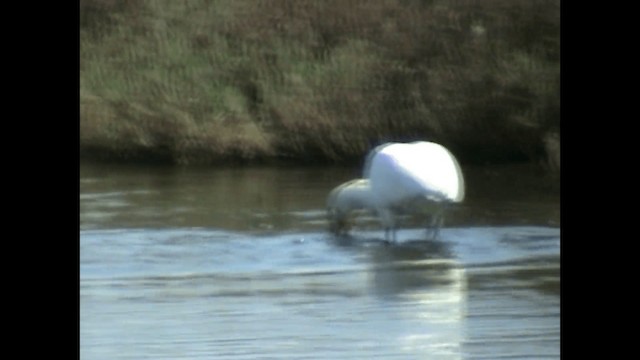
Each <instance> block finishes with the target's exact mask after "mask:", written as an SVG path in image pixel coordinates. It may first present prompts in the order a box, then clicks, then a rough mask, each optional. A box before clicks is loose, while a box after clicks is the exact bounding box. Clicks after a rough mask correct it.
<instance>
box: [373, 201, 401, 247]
mask: <svg viewBox="0 0 640 360" xmlns="http://www.w3.org/2000/svg"><path fill="white" fill-rule="evenodd" d="M377 211H378V216H379V217H380V222H381V223H382V226H384V238H385V240H386V241H389V238H391V239H392V240H393V242H395V241H396V227H395V221H394V218H393V214H392V213H391V211H390V210H389V209H386V208H378V209H377ZM389 235H391V236H389Z"/></svg>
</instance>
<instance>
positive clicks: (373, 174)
mask: <svg viewBox="0 0 640 360" xmlns="http://www.w3.org/2000/svg"><path fill="white" fill-rule="evenodd" d="M462 200H464V178H463V176H462V170H461V169H460V165H459V164H458V161H457V160H456V158H455V156H453V154H451V152H450V151H449V150H447V149H446V148H445V147H444V146H442V145H440V144H436V143H432V142H426V141H417V142H413V143H387V144H383V145H380V146H378V147H376V148H375V149H374V150H372V151H371V152H370V153H369V154H368V156H367V159H366V162H365V167H364V179H356V180H352V181H349V182H346V183H344V184H342V185H340V186H338V187H336V188H335V189H334V190H333V191H331V193H330V194H329V199H328V211H329V215H330V221H331V225H330V226H331V228H332V230H333V231H334V232H336V233H340V232H345V231H348V227H347V222H346V220H347V215H348V213H349V212H350V211H352V210H355V209H373V210H375V211H376V213H377V214H378V216H379V218H380V222H381V223H382V225H383V227H384V229H385V239H387V240H389V235H391V238H392V239H393V241H395V240H396V230H397V219H396V214H397V213H398V212H400V210H407V209H410V210H411V211H414V212H415V211H416V210H422V211H421V212H426V213H428V214H430V215H431V224H430V227H431V231H432V236H433V237H437V236H438V233H439V230H440V227H441V226H442V223H443V213H444V211H445V209H446V207H447V206H448V204H451V203H458V202H461V201H462Z"/></svg>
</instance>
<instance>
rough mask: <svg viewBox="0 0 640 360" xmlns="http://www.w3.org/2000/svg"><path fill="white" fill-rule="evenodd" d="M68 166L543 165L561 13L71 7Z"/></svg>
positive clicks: (526, 8)
mask: <svg viewBox="0 0 640 360" xmlns="http://www.w3.org/2000/svg"><path fill="white" fill-rule="evenodd" d="M80 9H81V21H80V148H81V155H82V156H86V157H100V158H106V159H119V160H135V161H138V160H145V161H148V160H156V161H163V162H170V163H178V164H192V163H213V162H219V161H233V162H254V161H268V160H271V159H290V160H300V161H311V160H313V161H328V162H349V161H358V160H360V159H361V158H362V156H363V155H364V154H365V153H366V152H367V151H368V150H369V149H370V148H371V147H373V146H375V145H377V144H379V143H381V142H385V141H393V140H397V141H406V140H414V139H430V140H433V141H437V142H440V143H442V144H444V145H446V146H448V147H450V148H451V149H452V151H454V153H456V154H458V156H459V157H460V160H461V161H462V162H468V163H482V162H509V161H536V162H544V163H548V162H549V160H548V159H549V158H551V159H552V162H554V161H555V160H553V159H556V157H557V155H558V153H557V152H559V146H558V139H559V137H558V134H559V125H560V103H559V101H560V99H559V97H560V93H559V89H560V69H559V61H560V59H559V58H560V55H559V41H560V40H559V21H560V19H559V16H560V15H559V0H539V1H538V0H457V1H456V0H448V1H446V0H430V1H429V0H424V1H418V0H374V1H364V0H325V1H305V0H302V1H301V0H297V1H290V0H233V1H231V0H218V1H215V0H214V1H203V0H185V1H176V0H165V1H161V0H153V1H125V0H81V2H80Z"/></svg>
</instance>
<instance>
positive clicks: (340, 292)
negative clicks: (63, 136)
mask: <svg viewBox="0 0 640 360" xmlns="http://www.w3.org/2000/svg"><path fill="white" fill-rule="evenodd" d="M464 170H465V176H466V180H467V184H468V188H467V190H468V191H467V200H466V201H465V203H464V204H463V205H462V206H460V207H457V208H456V209H453V210H452V211H451V212H450V214H449V216H448V217H447V222H446V225H445V228H444V229H443V230H442V231H441V234H440V235H441V236H440V238H439V239H437V240H428V239H427V238H426V236H425V230H424V229H422V228H420V227H419V223H418V222H416V221H415V220H411V219H408V220H407V221H406V223H405V224H406V226H407V228H406V229H403V230H400V231H399V232H398V243H396V244H388V243H386V242H384V241H383V237H384V233H383V231H381V230H380V229H379V225H378V223H377V221H376V219H375V218H374V217H371V216H364V217H362V218H360V219H359V220H358V222H357V225H356V228H355V229H354V231H353V232H352V236H350V237H342V238H337V237H334V236H332V235H331V234H329V233H328V232H327V231H326V227H327V224H326V221H325V217H324V203H325V198H326V196H327V194H328V192H329V191H330V190H331V188H333V187H334V186H336V185H338V184H339V183H341V182H343V181H346V180H348V179H351V178H353V177H356V176H358V172H357V169H353V168H235V169H182V168H163V167H142V168H141V167H133V166H106V165H102V166H97V165H91V164H81V174H80V175H81V176H80V227H81V229H80V355H81V358H82V359H141V358H149V359H199V358H202V359H216V358H221V359H327V358H329V359H368V358H379V359H522V358H532V359H533V358H535V359H545V358H549V359H557V358H559V353H560V306H559V303H560V298H559V284H560V275H559V272H560V262H559V253H560V250H559V247H560V231H559V222H560V216H559V197H558V191H557V187H556V186H554V185H553V184H552V183H551V182H550V181H549V179H546V178H544V176H542V175H540V174H538V173H536V172H535V171H532V170H529V169H527V168H519V169H512V168H502V169H501V168H491V169H487V168H484V169H482V168H480V169H464ZM550 184H551V185H550Z"/></svg>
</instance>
